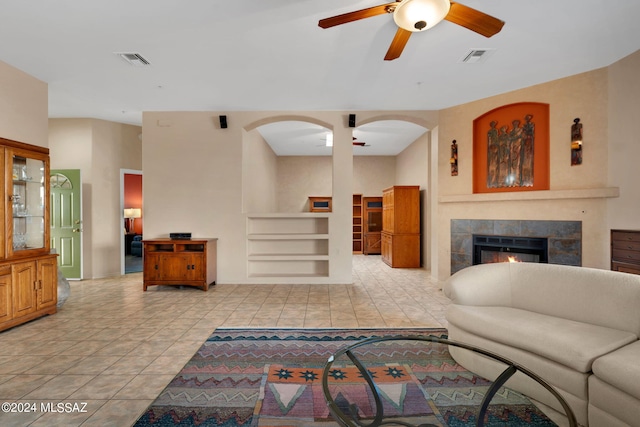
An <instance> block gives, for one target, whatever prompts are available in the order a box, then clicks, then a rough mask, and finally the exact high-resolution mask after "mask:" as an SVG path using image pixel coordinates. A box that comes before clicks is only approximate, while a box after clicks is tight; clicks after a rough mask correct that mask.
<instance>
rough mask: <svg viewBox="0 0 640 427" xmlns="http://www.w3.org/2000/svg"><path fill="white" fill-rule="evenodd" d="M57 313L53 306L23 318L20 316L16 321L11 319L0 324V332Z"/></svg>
mask: <svg viewBox="0 0 640 427" xmlns="http://www.w3.org/2000/svg"><path fill="white" fill-rule="evenodd" d="M57 311H58V309H57V307H56V306H53V307H49V308H44V309H41V310H38V311H34V312H33V313H30V314H27V315H24V316H20V317H19V318H17V319H12V320H9V321H7V322H3V323H0V332H1V331H4V330H7V329H9V328H13V327H14V326H18V325H22V324H23V323H27V322H30V321H32V320H34V319H37V318H39V317H43V316H47V315H49V314H56V312H57Z"/></svg>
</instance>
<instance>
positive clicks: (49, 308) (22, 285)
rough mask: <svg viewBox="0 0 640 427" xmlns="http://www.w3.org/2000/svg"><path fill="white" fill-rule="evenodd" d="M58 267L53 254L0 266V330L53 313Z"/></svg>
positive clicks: (56, 301)
mask: <svg viewBox="0 0 640 427" xmlns="http://www.w3.org/2000/svg"><path fill="white" fill-rule="evenodd" d="M57 267H58V265H57V255H54V254H49V255H43V256H40V257H28V258H22V259H20V260H18V261H13V262H12V263H8V262H7V263H2V264H0V331H4V330H5V329H9V328H13V327H14V326H18V325H21V324H23V323H26V322H29V321H31V320H34V319H37V318H38V317H42V316H46V315H48V314H55V313H56V311H57V307H56V305H57V304H58V270H57Z"/></svg>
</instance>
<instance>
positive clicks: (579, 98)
mask: <svg viewBox="0 0 640 427" xmlns="http://www.w3.org/2000/svg"><path fill="white" fill-rule="evenodd" d="M637 71H638V70H636V72H637ZM608 84H609V79H608V69H606V68H605V69H599V70H595V71H591V72H588V73H583V74H579V75H576V76H572V77H568V78H564V79H560V80H556V81H552V82H549V83H545V84H541V85H537V86H533V87H529V88H526V89H522V90H518V91H514V92H510V93H506V94H503V95H499V96H494V97H490V98H486V99H483V100H480V101H477V102H472V103H468V104H464V105H460V106H457V107H454V108H449V109H445V110H442V111H441V112H440V122H439V135H438V136H439V141H440V142H439V144H440V145H439V158H438V170H439V173H438V191H439V202H440V203H439V205H438V232H439V236H438V252H439V253H438V265H437V267H436V268H435V269H432V270H434V274H435V275H436V276H437V277H438V278H439V279H441V280H443V279H445V278H446V277H448V276H449V274H450V256H451V252H450V221H451V219H530V220H573V221H582V224H583V246H582V253H583V258H582V264H583V265H584V266H589V267H596V268H608V267H609V265H608V244H609V237H608V227H607V223H608V221H607V200H608V199H607V198H604V197H600V196H601V195H602V194H601V193H602V191H596V192H589V191H585V190H589V189H604V188H606V187H608V186H609V182H608V154H609V138H608V134H609V133H608V132H609V126H608V111H609V105H608V97H607V88H608ZM516 102H544V103H548V104H550V178H551V182H550V186H551V192H547V193H548V194H550V197H549V199H547V200H533V199H532V198H528V197H527V196H524V197H523V194H524V193H519V194H518V195H515V193H505V194H503V196H505V197H504V198H503V197H495V198H494V199H492V200H489V201H485V200H487V199H486V198H484V197H481V196H482V195H472V165H471V163H472V156H473V149H472V141H473V138H472V125H473V120H474V119H475V118H477V117H478V116H480V115H482V114H484V113H485V112H487V111H489V110H492V109H494V108H497V107H499V106H502V105H506V104H511V103H516ZM576 117H579V118H580V119H581V122H582V123H583V124H584V141H585V143H584V146H583V158H584V159H583V164H582V165H580V166H573V167H572V166H571V162H570V146H569V142H570V129H571V125H572V124H573V119H574V118H576ZM453 139H456V140H457V141H458V146H459V148H458V156H459V176H456V177H452V176H451V175H450V166H449V154H450V149H449V145H450V143H451V141H452V140H453ZM636 181H637V174H636ZM558 190H568V191H566V192H563V193H561V194H562V195H564V196H565V197H561V198H560V197H557V194H560V193H557V191H558ZM580 190H583V191H580ZM554 191H556V193H554ZM536 193H538V192H536ZM587 193H588V194H587ZM509 194H514V196H510V195H509ZM554 194H556V196H554ZM594 194H595V195H594ZM448 196H449V197H448ZM452 196H462V197H452ZM464 196H467V197H464ZM532 196H533V195H532ZM535 197H539V195H535ZM509 198H516V199H518V200H508V199H509ZM621 203H623V206H625V209H627V208H628V205H626V202H622V199H621Z"/></svg>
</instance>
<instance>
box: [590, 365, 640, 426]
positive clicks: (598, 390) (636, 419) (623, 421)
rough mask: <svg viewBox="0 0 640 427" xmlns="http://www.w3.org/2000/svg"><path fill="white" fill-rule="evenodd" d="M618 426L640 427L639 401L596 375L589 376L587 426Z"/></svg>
mask: <svg viewBox="0 0 640 427" xmlns="http://www.w3.org/2000/svg"><path fill="white" fill-rule="evenodd" d="M606 415H609V416H606ZM612 421H613V422H612ZM618 425H624V426H634V427H639V426H640V400H638V399H636V398H635V397H633V396H631V395H630V394H627V393H625V392H623V391H621V390H620V389H619V388H617V387H612V386H611V385H609V384H607V383H606V382H604V381H602V380H601V379H600V378H598V377H597V376H596V375H591V376H590V377H589V426H591V427H600V426H602V427H612V426H618Z"/></svg>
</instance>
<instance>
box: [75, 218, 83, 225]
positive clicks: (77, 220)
mask: <svg viewBox="0 0 640 427" xmlns="http://www.w3.org/2000/svg"><path fill="white" fill-rule="evenodd" d="M81 222H82V221H80V220H79V219H76V220H75V221H73V223H74V224H80V223H81Z"/></svg>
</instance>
